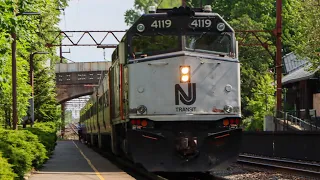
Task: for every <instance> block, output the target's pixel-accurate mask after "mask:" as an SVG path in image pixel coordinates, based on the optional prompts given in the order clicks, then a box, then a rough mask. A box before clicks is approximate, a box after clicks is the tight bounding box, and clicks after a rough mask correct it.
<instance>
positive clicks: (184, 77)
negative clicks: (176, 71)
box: [180, 66, 190, 83]
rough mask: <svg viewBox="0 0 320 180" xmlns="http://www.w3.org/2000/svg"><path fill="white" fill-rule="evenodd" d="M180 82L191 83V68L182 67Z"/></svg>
mask: <svg viewBox="0 0 320 180" xmlns="http://www.w3.org/2000/svg"><path fill="white" fill-rule="evenodd" d="M180 82H181V83H186V82H190V66H180Z"/></svg>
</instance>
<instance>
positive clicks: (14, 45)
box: [11, 30, 18, 130]
mask: <svg viewBox="0 0 320 180" xmlns="http://www.w3.org/2000/svg"><path fill="white" fill-rule="evenodd" d="M14 31H15V30H14ZM11 36H12V39H13V41H12V45H11V50H12V65H11V66H12V128H13V130H16V129H17V123H18V110H17V60H16V48H17V34H16V32H13V33H11Z"/></svg>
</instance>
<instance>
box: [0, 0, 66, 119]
mask: <svg viewBox="0 0 320 180" xmlns="http://www.w3.org/2000/svg"><path fill="white" fill-rule="evenodd" d="M66 5H67V0H45V1H43V0H20V1H18V0H14V1H8V0H0V104H1V106H0V117H1V118H0V122H1V121H2V122H4V121H8V119H9V118H10V117H11V115H10V112H12V90H11V88H12V79H11V74H12V69H11V67H12V65H11V60H12V59H11V42H12V40H13V39H12V38H11V34H12V33H16V34H17V50H16V56H17V58H16V59H17V95H18V96H17V101H18V103H17V104H18V107H17V108H18V118H19V120H20V121H21V120H22V118H23V117H25V116H26V115H27V110H28V106H29V102H28V100H29V99H30V98H31V86H30V84H29V68H30V67H29V60H30V54H31V53H33V52H37V51H47V52H49V54H48V55H35V56H34V69H35V75H36V77H35V83H34V85H35V87H34V89H35V108H38V109H37V111H36V112H35V117H36V118H37V119H38V120H39V121H53V120H58V119H59V116H58V114H59V111H60V109H59V108H56V106H57V102H56V100H55V98H54V97H55V91H54V78H55V77H54V75H53V73H52V70H53V68H54V67H53V66H51V67H49V68H48V69H47V70H44V67H43V64H46V62H47V60H48V59H50V60H51V64H52V65H54V64H55V62H56V61H57V59H58V58H57V56H56V55H55V54H56V49H55V48H45V44H46V43H47V42H49V41H51V40H52V39H53V38H54V34H50V33H48V32H49V31H54V30H58V28H57V26H56V25H57V24H58V22H59V15H60V11H59V10H57V8H63V7H65V6H66ZM23 12H40V13H41V15H36V16H31V15H23ZM40 90H41V91H40Z"/></svg>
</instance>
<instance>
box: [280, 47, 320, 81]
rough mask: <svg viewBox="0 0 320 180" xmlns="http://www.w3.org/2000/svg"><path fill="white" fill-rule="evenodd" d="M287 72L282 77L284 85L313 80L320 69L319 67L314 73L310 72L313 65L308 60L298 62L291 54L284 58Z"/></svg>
mask: <svg viewBox="0 0 320 180" xmlns="http://www.w3.org/2000/svg"><path fill="white" fill-rule="evenodd" d="M283 62H284V66H285V71H286V73H288V74H287V75H285V76H284V77H282V84H283V85H285V84H289V83H294V82H298V81H301V80H306V79H309V78H312V77H313V76H314V74H315V73H316V72H317V71H318V70H319V69H320V68H319V67H318V68H317V69H316V70H314V71H308V69H309V68H310V67H311V64H310V63H309V62H308V61H307V60H298V59H297V57H296V56H295V55H294V54H293V53H289V54H287V55H285V56H284V57H283Z"/></svg>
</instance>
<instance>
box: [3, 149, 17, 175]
mask: <svg viewBox="0 0 320 180" xmlns="http://www.w3.org/2000/svg"><path fill="white" fill-rule="evenodd" d="M11 167H12V165H10V164H9V163H8V161H7V159H5V158H3V157H2V154H1V153H0V179H1V180H13V179H14V178H15V177H17V175H16V174H15V173H14V172H13V170H12V168H11Z"/></svg>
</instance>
